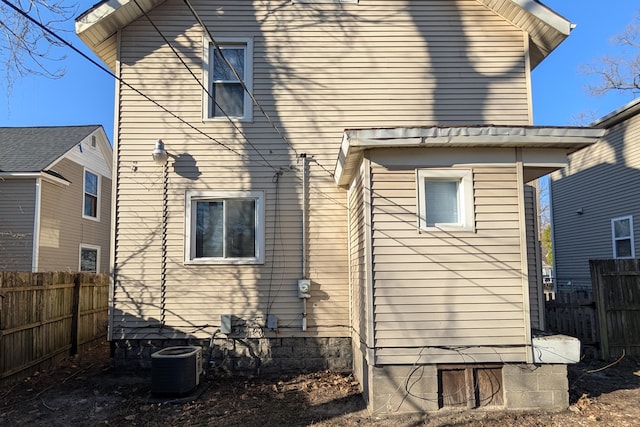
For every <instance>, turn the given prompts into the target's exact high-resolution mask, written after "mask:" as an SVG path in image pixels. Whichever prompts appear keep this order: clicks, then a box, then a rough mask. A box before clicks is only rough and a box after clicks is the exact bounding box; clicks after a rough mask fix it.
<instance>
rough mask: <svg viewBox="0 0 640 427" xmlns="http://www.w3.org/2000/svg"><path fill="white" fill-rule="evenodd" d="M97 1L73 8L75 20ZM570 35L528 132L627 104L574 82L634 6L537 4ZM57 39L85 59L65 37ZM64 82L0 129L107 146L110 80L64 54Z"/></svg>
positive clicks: (5, 99) (546, 71) (22, 82)
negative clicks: (72, 131)
mask: <svg viewBox="0 0 640 427" xmlns="http://www.w3.org/2000/svg"><path fill="white" fill-rule="evenodd" d="M96 1H97V0H81V1H80V3H79V6H78V11H79V12H78V13H80V12H83V11H84V10H86V9H88V8H90V7H91V6H92V5H93V4H95V2H96ZM543 2H544V3H545V4H546V5H547V6H548V7H550V8H551V9H553V10H555V11H556V12H557V13H559V14H560V15H562V16H564V17H565V18H567V19H568V20H570V21H571V22H573V23H575V24H576V25H577V27H576V28H575V29H574V30H573V33H572V34H571V36H569V38H568V39H567V40H566V41H565V42H564V43H562V44H561V45H560V46H559V47H558V48H557V49H556V50H555V51H554V52H552V53H551V55H550V56H549V57H548V58H547V59H546V60H545V61H543V62H542V64H540V65H539V66H538V67H537V68H536V69H535V70H534V71H533V74H532V87H533V107H534V124H536V125H559V126H560V125H578V124H585V123H580V122H579V116H580V114H581V113H584V114H586V115H588V116H590V117H593V118H597V117H601V116H603V115H605V114H608V113H609V112H611V111H613V110H615V109H617V108H619V107H621V106H622V105H624V104H626V103H627V102H629V101H631V100H632V99H633V97H632V95H631V94H629V93H622V94H620V93H610V94H608V95H604V96H602V97H593V96H590V95H588V94H587V93H586V91H585V90H584V87H585V85H586V84H587V83H588V82H589V81H590V79H591V78H590V77H589V76H586V75H583V74H581V72H580V71H579V66H580V65H581V64H588V63H594V62H596V61H597V59H598V58H599V57H601V56H603V55H605V54H613V53H615V52H616V49H615V46H614V45H613V44H611V42H610V39H611V37H612V36H614V35H615V34H617V33H619V32H620V31H622V30H623V29H624V27H625V26H626V25H627V24H628V23H630V22H631V21H632V19H633V17H634V16H635V14H636V13H637V12H638V11H640V4H639V3H638V2H637V1H636V0H607V1H602V0H546V1H545V0H543ZM67 28H68V29H69V31H70V32H69V33H67V34H61V35H62V36H63V37H64V38H65V39H67V40H69V41H71V42H72V43H73V44H74V45H75V46H76V47H78V48H80V49H82V50H83V51H85V52H87V53H89V52H88V50H87V49H86V48H84V45H83V44H82V43H81V42H80V40H79V39H78V38H77V37H75V35H74V34H73V23H72V22H69V23H68V24H67ZM64 66H65V68H66V74H65V76H64V77H63V78H61V79H57V80H51V79H47V78H44V77H34V76H30V77H26V78H20V79H18V80H17V81H16V83H15V86H14V88H13V91H12V93H11V94H9V96H7V93H6V89H5V91H4V93H3V95H4V96H2V98H0V126H40V125H42V126H44V125H76V124H77V125H79V124H102V125H103V126H104V128H105V131H106V132H107V135H108V136H109V138H110V139H111V141H113V111H114V106H113V91H114V83H113V79H112V78H111V77H109V76H108V75H107V74H106V73H104V72H103V71H102V70H100V69H98V68H97V67H95V66H94V65H93V64H91V63H90V62H88V61H87V60H85V59H84V58H82V57H80V56H79V55H78V54H76V53H75V52H73V51H71V50H69V49H67V59H66V60H65V62H64Z"/></svg>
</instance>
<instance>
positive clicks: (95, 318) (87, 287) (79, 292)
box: [0, 272, 109, 381]
mask: <svg viewBox="0 0 640 427" xmlns="http://www.w3.org/2000/svg"><path fill="white" fill-rule="evenodd" d="M108 290H109V276H108V275H104V274H103V275H95V274H84V273H83V274H71V273H15V272H0V381H2V380H3V379H7V378H12V377H13V378H15V377H17V376H18V375H20V374H23V375H28V374H29V373H30V372H32V371H33V370H36V369H38V368H40V367H42V366H48V365H51V364H55V362H56V360H57V359H58V358H61V357H64V356H67V355H69V354H70V353H71V354H75V353H77V352H78V351H80V350H81V349H82V348H83V346H87V345H89V344H90V343H92V342H94V341H96V340H98V339H102V338H104V337H105V336H106V332H107V321H108Z"/></svg>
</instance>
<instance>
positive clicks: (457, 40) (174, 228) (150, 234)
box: [113, 0, 530, 336]
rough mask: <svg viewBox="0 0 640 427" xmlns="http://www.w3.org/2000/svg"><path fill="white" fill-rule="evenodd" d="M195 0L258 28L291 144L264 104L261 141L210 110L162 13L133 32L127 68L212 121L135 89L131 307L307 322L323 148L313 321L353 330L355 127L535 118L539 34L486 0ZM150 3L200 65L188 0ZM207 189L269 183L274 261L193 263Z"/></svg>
mask: <svg viewBox="0 0 640 427" xmlns="http://www.w3.org/2000/svg"><path fill="white" fill-rule="evenodd" d="M193 5H194V7H195V8H196V10H198V11H199V13H200V15H201V17H202V18H203V19H204V21H205V22H206V23H207V25H208V27H209V29H211V31H212V32H213V35H214V37H216V38H218V37H251V38H252V39H253V44H254V49H253V92H254V94H255V96H256V97H257V99H258V100H259V102H260V104H261V106H262V107H263V108H264V109H265V110H266V112H267V113H268V115H269V117H270V118H271V119H272V120H273V122H275V123H277V125H278V128H279V129H280V130H281V131H282V132H283V134H284V135H285V137H286V140H287V141H286V142H285V141H283V139H282V138H281V137H280V136H279V135H278V133H277V132H276V131H275V130H274V129H273V128H272V126H271V125H270V124H269V122H268V120H267V119H266V118H265V117H264V116H263V115H262V114H261V112H260V111H259V109H258V108H256V107H254V109H253V121H252V122H239V123H238V125H239V126H240V128H241V130H242V132H243V133H244V134H245V135H246V138H247V139H244V138H243V137H242V136H240V135H239V133H238V131H237V130H236V129H234V128H233V127H232V126H231V125H230V124H229V123H225V122H214V121H207V122H202V111H201V104H202V89H201V87H200V86H199V85H198V84H197V83H196V82H194V80H193V77H192V76H191V75H190V74H189V72H188V71H187V70H186V69H185V68H184V67H183V66H182V64H181V63H180V62H179V61H178V60H177V59H176V57H175V56H174V54H173V53H172V52H171V49H170V48H169V47H167V46H165V45H164V43H163V41H162V39H161V37H160V36H159V35H158V34H157V33H156V32H155V30H154V29H153V28H152V27H151V25H150V24H149V23H148V22H147V21H146V19H145V18H141V19H139V20H138V21H136V22H135V23H133V24H131V25H130V26H128V27H127V28H125V29H123V31H122V34H121V40H122V42H121V48H120V55H119V58H120V61H121V63H120V70H121V76H120V77H122V78H123V79H124V80H125V81H126V82H127V83H129V84H131V85H133V86H134V87H135V88H137V89H139V90H141V91H142V92H144V93H145V94H146V95H148V96H150V97H151V98H153V99H154V100H155V101H157V102H158V103H159V104H161V105H162V106H164V107H166V108H167V109H168V110H170V111H171V112H172V113H174V114H176V115H178V116H179V117H180V118H182V119H183V120H185V121H187V122H188V123H189V125H192V126H193V127H195V128H197V129H198V130H199V131H200V132H199V131H198V130H195V129H194V128H193V127H191V126H189V125H186V124H185V123H183V122H180V121H179V120H176V119H175V117H172V116H171V115H169V114H167V113H166V112H163V111H162V110H161V109H160V108H159V107H158V106H156V105H153V104H152V103H150V102H149V101H147V100H145V99H144V98H143V97H141V96H140V95H139V94H136V93H135V92H133V91H132V90H130V89H129V88H127V87H126V86H125V85H121V86H120V92H119V94H118V96H119V105H118V111H119V117H118V123H119V129H118V140H119V144H120V146H119V148H118V153H119V155H118V159H117V169H116V173H117V177H118V178H117V179H118V182H117V188H118V191H119V194H118V201H117V203H118V206H117V209H118V218H117V219H116V220H117V222H116V227H117V229H116V242H117V248H116V253H115V262H116V265H117V267H118V273H119V276H118V278H117V281H118V283H117V286H116V287H115V294H114V296H113V298H114V301H115V305H116V309H117V310H118V309H119V310H123V311H125V312H126V314H128V315H130V316H131V318H132V319H133V318H137V319H149V320H150V321H151V322H153V321H154V320H152V319H155V320H159V319H164V320H165V322H166V325H167V327H168V328H173V331H178V332H185V333H186V332H188V331H192V330H195V329H197V328H198V327H200V326H203V325H212V326H211V328H209V329H202V330H201V332H199V334H200V335H202V336H205V335H206V334H210V333H211V331H212V329H214V328H215V326H216V325H218V324H219V318H220V317H219V316H220V314H233V315H236V316H238V317H240V318H242V319H245V320H248V321H249V320H252V319H259V318H263V317H264V316H265V315H266V314H275V315H277V316H278V319H279V325H280V330H279V334H290V335H296V334H302V331H301V327H300V323H301V315H300V313H301V302H300V300H299V299H298V298H297V293H296V281H297V279H298V278H300V277H301V275H302V265H301V264H302V260H301V252H302V251H301V247H302V246H301V245H302V234H301V229H302V209H303V206H302V199H301V197H302V194H303V192H302V191H301V183H302V174H301V172H300V161H299V159H297V156H298V155H299V154H301V153H306V154H307V155H308V156H309V157H312V158H313V161H311V162H310V174H309V203H308V207H309V214H308V217H307V221H308V244H307V249H308V251H307V258H308V260H307V261H308V271H309V276H310V277H309V278H310V279H311V280H312V291H311V298H310V300H309V303H308V331H307V332H306V333H305V334H306V335H313V334H321V335H324V336H332V335H336V336H345V335H346V334H350V332H349V327H348V325H349V291H348V278H349V258H348V253H347V249H348V245H349V239H348V235H347V221H348V217H347V204H348V201H347V199H346V193H345V191H344V190H342V189H339V188H336V186H335V184H334V182H333V178H332V176H331V174H330V171H332V170H333V167H334V165H335V161H336V157H337V154H338V148H339V144H340V141H341V138H342V133H343V131H344V129H345V128H356V127H379V126H403V125H407V126H415V125H429V124H436V123H445V122H446V123H447V124H451V123H464V124H467V123H500V124H529V123H530V114H529V113H530V112H529V107H528V105H529V101H528V96H529V95H528V89H527V79H526V64H525V60H524V53H523V52H524V40H525V36H524V35H523V33H522V32H521V31H520V30H518V29H517V28H515V27H514V26H512V25H511V24H508V23H506V22H505V21H504V20H502V19H501V18H499V17H498V16H497V15H496V14H495V13H493V12H491V11H490V10H488V9H487V8H486V7H484V6H482V5H480V4H478V3H477V2H476V1H472V0H464V1H458V2H451V1H411V2H407V1H394V2H388V1H368V0H367V1H361V2H359V4H343V5H340V6H337V5H333V4H313V5H311V4H297V3H289V2H285V3H283V2H279V1H243V2H236V1H217V2H215V4H212V3H211V2H205V1H196V2H194V3H193ZM150 16H151V18H152V19H153V21H154V23H155V24H156V25H157V26H158V27H159V28H160V29H161V31H162V32H163V34H164V35H165V36H166V37H167V38H168V39H169V40H170V41H171V42H172V43H173V45H174V46H175V47H176V49H177V50H178V51H179V52H180V54H181V55H182V57H183V59H184V60H185V62H186V63H187V64H188V65H189V67H190V68H191V69H192V71H193V72H195V74H196V75H197V76H199V77H200V76H201V75H202V73H201V62H202V57H203V46H202V43H203V33H202V31H201V29H200V28H199V27H198V26H197V25H195V21H194V19H193V17H192V16H191V15H190V13H189V12H188V10H187V9H186V8H185V6H184V4H183V3H182V2H179V1H176V0H169V1H167V2H165V3H163V4H162V5H161V6H159V7H157V8H156V9H154V10H153V11H152V12H151V13H150ZM158 138H160V139H162V140H163V141H164V142H165V145H166V148H167V150H168V151H169V152H170V153H171V154H172V155H173V156H175V157H173V158H171V159H170V162H169V163H170V166H169V173H168V181H167V189H168V190H167V200H168V209H167V212H168V214H167V218H166V226H167V247H166V249H167V253H166V259H167V266H166V288H165V289H164V290H163V289H161V284H160V277H161V274H162V272H161V271H160V261H161V259H162V253H161V232H162V226H161V225H162V221H163V219H162V198H163V196H162V188H163V178H162V169H161V167H159V166H157V165H155V164H153V163H152V162H151V158H150V154H149V153H150V150H151V149H152V148H153V142H154V141H155V140H156V139H158ZM247 140H248V141H247ZM258 152H259V154H258ZM279 170H283V171H284V172H283V174H282V175H281V176H280V177H279V179H278V184H277V185H276V183H275V181H276V180H275V178H274V176H275V173H276V171H279ZM204 189H211V190H221V189H228V190H262V191H264V192H265V203H266V235H265V243H266V257H265V263H264V265H258V266H255V265H252V266H243V265H236V266H188V267H186V266H184V265H183V259H184V236H185V230H184V215H185V213H184V197H185V192H186V191H187V190H204ZM514 191H515V190H514ZM276 201H277V202H276ZM499 222H500V219H499V218H496V219H495V221H494V222H493V223H494V224H498V223H499ZM491 223H492V222H491V221H487V222H486V223H485V224H487V226H488V225H489V224H491ZM443 274H444V273H443ZM163 291H164V295H165V298H161V293H162V292H163ZM116 323H118V322H117V321H116ZM136 325H137V324H136ZM118 326H119V323H118ZM146 332H147V331H145V332H144V333H145V334H146ZM125 333H126V330H125ZM133 333H134V331H132V335H131V336H133ZM197 334H198V333H197ZM145 336H148V335H145Z"/></svg>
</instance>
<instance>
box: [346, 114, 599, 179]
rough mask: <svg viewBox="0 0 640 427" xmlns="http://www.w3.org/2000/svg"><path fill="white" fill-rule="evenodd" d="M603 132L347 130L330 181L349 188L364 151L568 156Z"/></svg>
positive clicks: (476, 128) (572, 129) (532, 128)
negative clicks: (553, 152)
mask: <svg viewBox="0 0 640 427" xmlns="http://www.w3.org/2000/svg"><path fill="white" fill-rule="evenodd" d="M604 132H605V130H604V129H595V128H582V127H537V126H462V127H438V126H434V127H411V128H380V129H350V130H349V129H348V130H346V131H345V132H344V134H343V138H342V143H341V145H340V152H339V153H338V160H337V162H336V166H335V172H334V178H335V181H336V184H338V185H339V186H346V185H349V184H350V182H351V180H352V178H353V175H354V174H355V173H356V172H357V171H358V168H359V165H360V161H361V160H362V156H363V153H364V151H365V150H371V149H378V148H436V147H437V148H482V147H493V148H546V149H560V150H562V151H563V153H564V154H568V153H572V152H574V151H576V150H579V149H581V148H584V147H587V146H589V145H591V144H594V143H595V142H597V141H598V139H599V138H601V137H602V135H603V134H604Z"/></svg>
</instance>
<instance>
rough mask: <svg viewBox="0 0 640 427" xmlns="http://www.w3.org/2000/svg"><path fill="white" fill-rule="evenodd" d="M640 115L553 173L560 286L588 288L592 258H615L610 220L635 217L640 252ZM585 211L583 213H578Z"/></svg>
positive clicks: (555, 260)
mask: <svg viewBox="0 0 640 427" xmlns="http://www.w3.org/2000/svg"><path fill="white" fill-rule="evenodd" d="M638 142H640V115H636V116H635V117H632V118H630V119H628V120H626V121H624V122H622V123H620V124H617V125H615V126H613V127H612V128H611V129H609V130H607V133H606V134H605V136H604V137H603V139H602V140H601V141H599V142H598V143H597V144H595V145H592V146H591V147H589V148H585V149H583V150H580V151H578V152H576V153H574V154H572V155H571V156H570V157H569V165H568V166H567V167H566V168H564V169H561V170H559V171H557V172H554V173H553V174H552V175H551V200H552V209H553V243H554V246H553V255H554V263H555V272H554V273H555V276H556V279H557V285H558V286H561V287H565V286H572V287H575V286H578V287H584V286H587V287H589V286H590V284H591V281H590V272H589V259H607V258H613V247H612V242H611V219H613V218H616V217H621V216H627V215H632V216H633V225H634V236H635V252H636V256H638V255H639V254H640V252H639V250H640V241H639V239H640V215H639V213H640V206H639V205H638V200H640V187H638V186H637V185H634V184H633V183H637V182H640V171H639V168H640V144H639V143H638ZM579 209H582V212H583V213H582V214H578V213H577V212H578V210H579Z"/></svg>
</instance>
